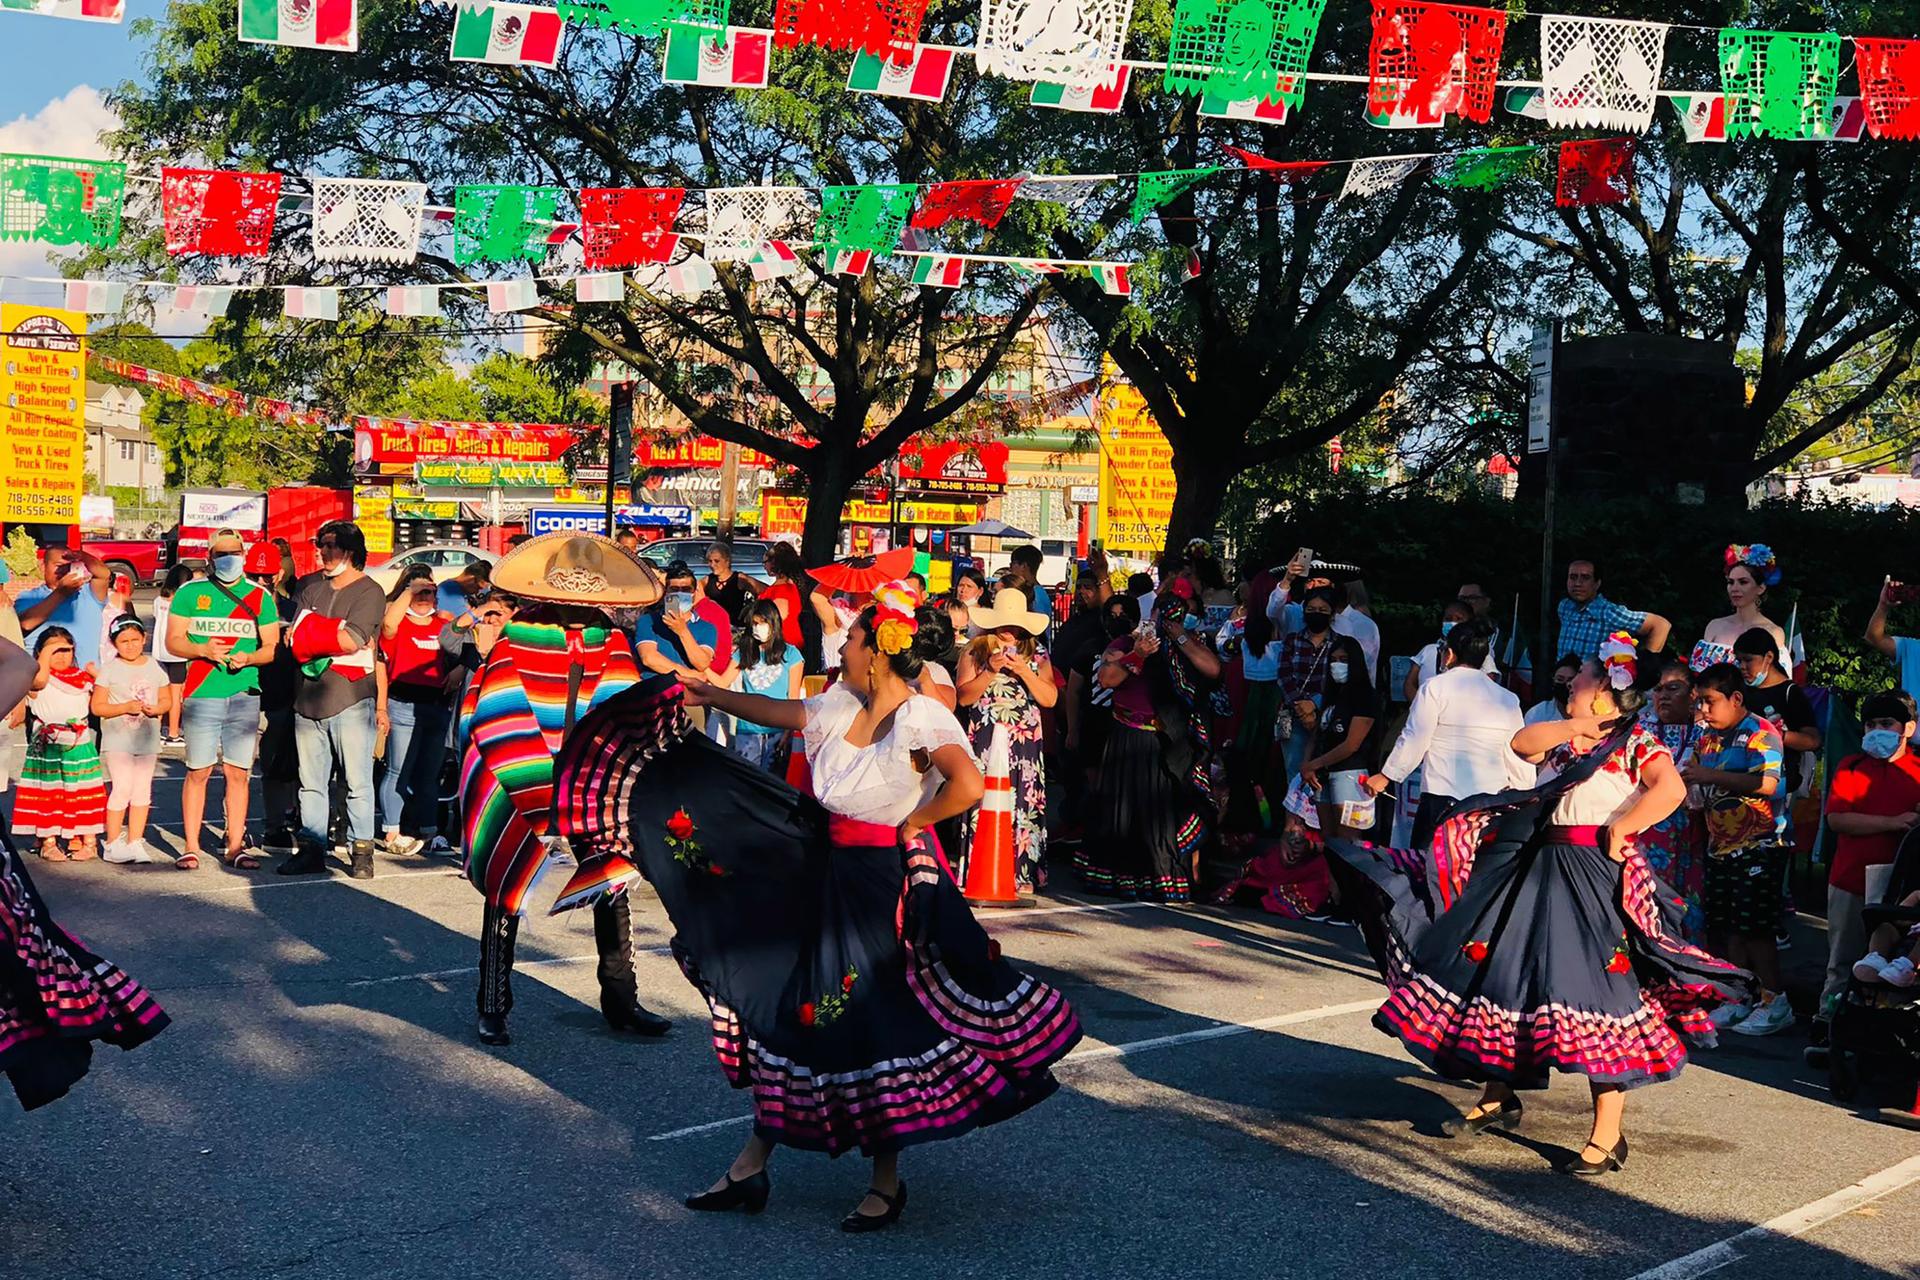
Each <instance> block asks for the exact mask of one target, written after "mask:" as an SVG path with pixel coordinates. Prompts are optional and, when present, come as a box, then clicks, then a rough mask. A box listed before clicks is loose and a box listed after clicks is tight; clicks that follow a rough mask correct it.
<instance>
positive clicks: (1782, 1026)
mask: <svg viewBox="0 0 1920 1280" xmlns="http://www.w3.org/2000/svg"><path fill="white" fill-rule="evenodd" d="M1792 1027H1793V1005H1791V1004H1790V1003H1788V1001H1787V993H1786V992H1784V991H1782V992H1781V993H1780V994H1779V995H1777V996H1775V997H1774V998H1773V999H1771V1000H1769V1001H1767V1002H1766V1003H1765V1004H1763V1005H1761V1006H1759V1007H1758V1008H1757V1009H1755V1010H1754V1011H1753V1012H1752V1013H1751V1014H1749V1015H1747V1016H1746V1017H1745V1018H1742V1019H1741V1020H1740V1021H1738V1022H1736V1023H1734V1024H1733V1025H1732V1026H1730V1027H1728V1028H1727V1030H1729V1031H1734V1032H1738V1033H1739V1034H1740V1035H1743V1036H1770V1035H1773V1034H1775V1033H1777V1032H1781V1031H1787V1030H1790V1029H1792Z"/></svg>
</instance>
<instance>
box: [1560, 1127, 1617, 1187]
mask: <svg viewBox="0 0 1920 1280" xmlns="http://www.w3.org/2000/svg"><path fill="white" fill-rule="evenodd" d="M1592 1145H1593V1144H1592V1143H1591V1142H1589V1143H1588V1144H1587V1146H1588V1147H1591V1146H1592ZM1626 1167H1627V1140H1626V1138H1625V1136H1622V1137H1621V1139H1620V1141H1619V1142H1616V1143H1615V1144H1614V1146H1613V1150H1611V1151H1609V1152H1607V1153H1606V1154H1605V1155H1603V1156H1601V1157H1600V1158H1599V1159H1598V1160H1588V1159H1587V1150H1586V1147H1582V1148H1581V1149H1580V1154H1579V1155H1577V1156H1575V1157H1574V1158H1573V1161H1572V1162H1571V1163H1570V1164H1567V1165H1566V1166H1564V1168H1563V1172H1566V1173H1570V1174H1572V1175H1573V1176H1574V1177H1576V1178H1597V1177H1599V1176H1600V1175H1601V1174H1603V1173H1606V1172H1607V1171H1608V1170H1611V1169H1624V1168H1626Z"/></svg>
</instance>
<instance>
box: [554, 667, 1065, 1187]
mask: <svg viewBox="0 0 1920 1280" xmlns="http://www.w3.org/2000/svg"><path fill="white" fill-rule="evenodd" d="M678 708H679V695H678V687H677V686H675V685H672V684H671V682H668V684H667V685H666V687H665V689H664V690H663V689H662V687H661V686H660V685H659V683H658V682H654V681H649V682H647V683H646V684H644V685H642V686H640V687H639V688H637V689H635V690H632V691H630V692H629V693H627V694H623V695H621V696H620V697H619V698H616V699H614V700H613V701H611V702H610V703H608V704H607V706H606V707H604V708H602V709H601V710H598V711H596V712H594V713H593V715H591V716H589V717H587V719H585V720H583V721H581V723H580V725H579V726H578V727H577V728H576V730H575V737H574V738H573V739H571V740H570V741H569V744H568V746H567V748H566V749H565V750H564V751H563V753H562V757H561V768H560V775H559V801H560V803H559V806H558V814H559V825H560V828H561V830H562V832H563V833H564V834H566V835H567V836H568V837H569V839H571V840H573V841H574V843H575V847H576V851H577V852H578V851H580V848H581V845H582V843H583V842H584V843H585V844H586V846H587V849H586V852H587V854H588V856H594V855H595V854H597V853H599V852H601V851H603V850H605V849H609V848H615V849H617V851H618V852H619V853H620V854H622V855H630V856H632V857H633V858H634V859H635V860H636V861H637V862H638V864H639V866H640V868H641V870H642V872H643V873H644V874H645V875H646V877H647V879H648V880H649V881H650V882H651V883H652V884H653V885H654V887H655V888H656V889H657V890H658V892H659V894H660V899H661V903H662V905H663V906H665V908H666V910H667V914H668V916H669V918H670V919H671V920H672V921H673V926H674V930H675V936H674V940H673V948H674V954H675V956H676V958H677V959H678V960H679V962H680V966H681V969H682V970H683V972H685V974H686V975H687V977H688V979H689V980H690V981H691V982H692V983H693V984H694V986H695V987H696V988H697V989H698V990H699V991H700V993H701V995H702V996H704V997H705V998H706V1001H707V1004H708V1007H709V1009H710V1011H711V1013H712V1029H713V1043H714V1050H715V1052H716V1053H717V1054H718V1056H719V1058H720V1065H721V1068H722V1070H723V1071H724V1072H725V1073H726V1076H727V1079H728V1081H729V1082H730V1083H731V1084H732V1085H733V1086H734V1087H735V1088H740V1089H746V1090H749V1091H750V1092H751V1094H752V1097H753V1107H754V1119H755V1127H756V1130H757V1131H758V1132H759V1133H760V1135H761V1136H763V1137H765V1138H767V1139H768V1140H770V1141H773V1142H778V1143H782V1144H785V1145H787V1146H793V1147H801V1148H806V1149H811V1150H817V1151H825V1152H828V1153H830V1154H834V1155H838V1154H840V1153H841V1152H845V1151H854V1150H858V1151H861V1152H865V1153H867V1154H870V1155H871V1154H875V1153H880V1152H887V1151H894V1150H898V1149H900V1148H902V1147H906V1146H911V1145H914V1144H917V1143H923V1142H929V1141H934V1140H938V1139H942V1138H951V1137H957V1136H959V1135H961V1134H963V1133H966V1132H969V1131H970V1130H973V1129H976V1128H979V1127H981V1126H983V1125H988V1124H993V1123H995V1122H997V1121H1000V1120H1004V1119H1006V1118H1008V1117H1009V1116H1013V1115H1017V1114H1018V1113H1020V1112H1021V1111H1023V1110H1025V1109H1026V1108H1028V1107H1030V1106H1032V1105H1033V1104H1035V1103H1036V1102H1039V1101H1040V1100H1042V1099H1043V1098H1045V1097H1047V1096H1048V1095H1049V1094H1050V1093H1052V1092H1053V1090H1054V1089H1055V1088H1056V1082H1055V1080H1054V1077H1053V1074H1052V1067H1053V1065H1054V1064H1055V1063H1057V1062H1059V1061H1060V1060H1061V1059H1062V1058H1063V1057H1065V1056H1066V1054H1067V1053H1068V1051H1069V1050H1071V1049H1072V1048H1073V1046H1074V1045H1075V1044H1076V1043H1078V1041H1079V1039H1080V1023H1079V1019H1078V1018H1077V1017H1076V1016H1075V1014H1074V1012H1073V1009H1072V1007H1071V1006H1070V1005H1068V1003H1067V1001H1066V999H1065V998H1064V997H1063V996H1062V995H1061V994H1060V993H1059V992H1058V991H1056V990H1054V989H1053V988H1052V987H1050V986H1048V985H1047V984H1045V983H1043V982H1040V981H1038V980H1037V979H1035V978H1033V977H1031V976H1029V975H1027V974H1024V973H1021V972H1019V971H1018V970H1016V969H1014V968H1013V967H1012V966H1011V965H1009V964H1007V963H1006V962H1005V961H1003V960H1001V959H1000V958H999V948H998V946H997V944H996V943H994V942H993V940H992V939H990V938H988V936H987V934H986V931H985V930H983V929H982V928H981V927H980V925H979V924H978V922H976V921H975V919H974V917H973V914H972V912H971V911H970V910H969V909H968V907H967V904H966V901H965V899H963V898H962V897H961V895H960V891H959V889H958V888H957V887H956V886H955V884H954V882H953V880H952V877H951V876H950V875H949V874H948V873H947V871H946V869H945V867H944V866H943V864H942V862H941V861H940V859H939V856H938V855H937V854H936V853H934V852H932V851H931V850H930V849H928V848H926V847H924V846H922V845H921V844H920V843H918V842H916V844H915V846H914V848H912V849H910V850H902V849H901V848H899V847H897V844H895V843H885V844H882V843H879V841H880V840H882V839H888V838H890V837H891V835H892V833H891V832H890V831H889V830H887V829H885V828H876V827H870V826H864V825H862V824H846V823H838V822H836V823H835V824H834V829H833V831H832V833H831V834H830V833H829V829H828V827H829V824H828V820H827V817H826V815H825V814H824V813H823V812H822V811H821V809H820V808H819V806H818V805H817V804H815V803H814V802H813V801H812V800H811V799H809V798H807V797H805V796H802V795H800V794H799V793H798V792H795V791H794V790H793V789H792V788H790V787H788V786H786V785H785V784H784V783H783V782H781V781H780V780H779V779H776V778H774V777H772V776H770V775H769V774H767V773H766V772H765V771H763V770H760V769H757V768H755V767H753V766H752V765H751V764H749V763H748V762H747V761H745V760H743V759H741V758H740V757H739V756H738V755H735V754H734V753H732V752H730V751H727V750H725V749H723V748H721V747H718V746H716V745H715V744H714V743H712V742H709V741H707V740H706V739H705V738H703V737H700V736H699V735H697V734H687V733H683V732H681V731H680V730H679V728H678V725H677V720H678V719H679V710H678ZM596 833H597V834H596Z"/></svg>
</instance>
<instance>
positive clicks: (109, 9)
mask: <svg viewBox="0 0 1920 1280" xmlns="http://www.w3.org/2000/svg"><path fill="white" fill-rule="evenodd" d="M0 12H11V13H37V14H39V15H40V16H41V17H43V18H72V19H74V20H76V21H79V22H119V21H120V20H122V19H123V18H125V17H126V16H127V6H126V0H0ZM69 310H71V308H69Z"/></svg>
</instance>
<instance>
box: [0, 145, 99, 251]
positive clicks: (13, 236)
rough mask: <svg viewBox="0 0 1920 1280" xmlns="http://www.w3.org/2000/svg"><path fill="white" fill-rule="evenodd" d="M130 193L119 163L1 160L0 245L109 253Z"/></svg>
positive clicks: (45, 158)
mask: <svg viewBox="0 0 1920 1280" xmlns="http://www.w3.org/2000/svg"><path fill="white" fill-rule="evenodd" d="M126 190H127V166H126V165H124V164H121V163H119V162H117V161H110V160H75V159H70V158H68V157H66V156H22V155H0V241H5V240H38V241H41V242H42V243H44V244H72V245H79V244H84V245H91V246H93V247H94V248H96V249H106V248H110V247H111V246H112V245H113V244H114V243H115V242H117V241H118V240H119V239H120V209H121V205H122V203H123V202H124V200H125V197H126Z"/></svg>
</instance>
